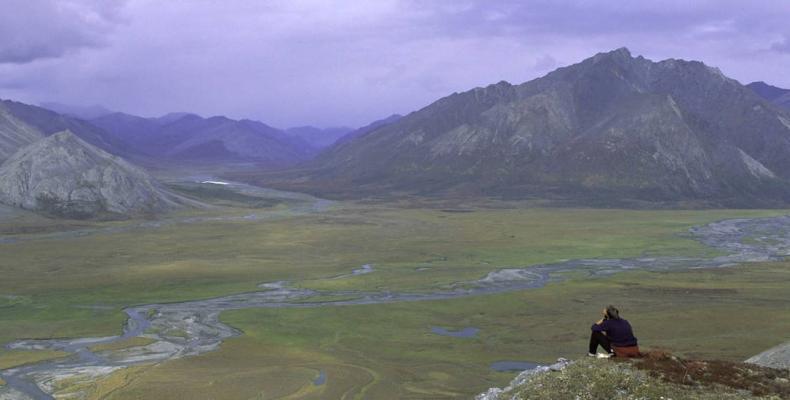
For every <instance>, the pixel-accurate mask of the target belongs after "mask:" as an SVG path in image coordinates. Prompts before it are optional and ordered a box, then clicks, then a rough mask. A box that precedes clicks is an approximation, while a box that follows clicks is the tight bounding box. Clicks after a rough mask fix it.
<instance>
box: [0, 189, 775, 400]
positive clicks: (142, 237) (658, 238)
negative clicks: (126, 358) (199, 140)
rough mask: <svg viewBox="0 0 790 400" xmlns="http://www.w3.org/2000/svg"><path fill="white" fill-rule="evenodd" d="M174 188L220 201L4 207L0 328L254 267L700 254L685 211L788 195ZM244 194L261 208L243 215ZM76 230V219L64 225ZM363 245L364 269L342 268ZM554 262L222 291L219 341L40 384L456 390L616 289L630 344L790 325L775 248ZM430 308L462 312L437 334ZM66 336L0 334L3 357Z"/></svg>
mask: <svg viewBox="0 0 790 400" xmlns="http://www.w3.org/2000/svg"><path fill="white" fill-rule="evenodd" d="M188 189H189V190H190V191H191V193H193V194H194V193H196V192H197V195H203V196H209V195H210V196H211V200H212V201H214V202H215V203H216V204H217V206H218V208H217V209H215V210H210V211H203V212H201V213H199V214H197V213H193V214H189V215H180V216H176V217H169V218H174V219H173V220H172V221H171V222H172V223H165V224H152V223H150V221H149V222H146V221H125V222H71V221H66V222H55V221H52V220H46V219H43V218H40V217H35V216H31V215H27V214H19V215H17V214H13V215H12V216H9V217H4V219H3V220H2V221H0V232H2V234H3V236H2V237H0V239H4V240H5V242H3V240H0V252H2V257H0V276H2V279H0V326H2V329H0V343H11V342H14V341H17V340H19V339H32V338H41V339H46V338H60V337H101V336H110V335H117V334H119V333H120V331H121V329H122V326H123V324H124V320H125V314H124V313H123V312H122V309H123V308H124V307H127V306H130V305H138V304H151V303H165V302H177V301H185V300H194V299H205V298H212V297H217V296H223V295H228V294H233V293H243V292H250V291H255V290H258V285H259V284H261V283H264V282H277V281H290V282H293V284H294V285H296V287H297V288H301V289H310V290H319V291H334V292H337V291H348V292H349V296H352V297H353V296H354V292H357V291H367V292H376V293H382V292H415V293H421V292H422V293H424V292H431V291H435V290H439V289H442V288H447V287H448V285H452V284H454V283H457V282H469V281H474V280H477V279H480V278H481V277H484V276H486V274H488V273H490V272H492V271H497V270H500V269H502V268H507V267H526V266H531V265H536V264H544V263H555V262H559V261H562V260H567V259H579V258H615V257H616V258H630V257H660V256H688V257H710V256H715V255H716V252H715V251H714V250H712V249H711V248H709V247H706V246H704V245H702V244H701V243H699V242H697V241H695V240H693V239H692V238H691V236H690V235H689V233H688V230H689V228H691V227H692V226H698V225H703V224H706V223H710V222H713V221H717V220H722V219H729V218H740V217H763V216H775V215H782V214H784V213H783V212H782V211H776V210H769V211H759V210H751V211H749V210H706V211H635V210H593V209H543V208H518V207H515V208H507V209H493V208H475V209H474V210H472V211H473V212H448V211H450V210H444V211H443V210H437V209H426V208H400V207H391V206H386V205H364V204H353V203H333V204H331V205H327V204H324V205H322V206H321V207H320V208H318V209H315V208H313V207H304V206H303V205H304V203H305V202H306V201H308V200H305V199H304V198H288V199H285V200H283V198H282V197H279V198H278V199H277V201H268V202H260V201H258V200H257V199H253V200H250V199H247V198H245V197H244V196H238V195H233V196H230V195H229V196H222V193H218V192H217V191H216V190H214V188H212V189H211V190H210V191H208V192H206V191H203V190H198V189H199V188H195V187H189V188H188ZM206 193H208V194H206ZM248 195H250V196H253V197H255V196H258V197H260V194H249V193H248ZM294 204H299V205H296V206H295V205H294ZM311 204H312V203H311ZM453 211H454V210H453ZM252 214H255V215H257V216H267V215H270V214H271V215H272V218H267V217H266V218H264V217H261V218H258V217H256V218H245V217H249V216H250V215H252ZM228 215H231V216H233V217H234V218H225V217H226V216H228ZM74 230H79V231H81V232H84V233H83V234H75V235H72V234H65V235H64V234H62V232H64V231H74ZM759 239H760V238H747V239H746V240H747V241H748V240H759ZM366 264H370V265H371V266H372V269H373V272H371V273H364V274H351V273H350V271H352V270H354V269H358V268H361V266H363V265H366ZM563 275H564V277H565V279H563V280H552V281H551V282H549V283H548V285H546V286H545V287H543V288H539V289H528V290H520V291H513V292H507V293H499V294H491V295H480V296H471V297H463V298H452V299H443V300H434V301H421V302H401V303H393V304H368V305H348V306H342V307H313V308H287V309H286V308H266V309H261V308H257V309H256V308H253V309H243V310H233V311H227V312H223V313H222V314H221V315H220V318H221V320H222V321H223V322H224V323H226V324H228V325H230V326H232V327H234V328H236V329H238V330H240V332H241V333H242V334H241V335H240V336H237V337H233V338H230V339H228V340H226V341H225V342H224V343H222V344H221V346H220V347H219V348H218V349H217V350H215V351H209V352H205V353H203V354H200V355H197V356H194V357H185V358H179V359H174V360H171V361H165V362H159V363H152V364H140V365H134V366H131V367H129V368H123V369H119V370H117V371H115V372H113V373H112V374H109V375H105V376H102V377H100V378H97V379H94V380H90V381H88V382H86V381H71V382H69V381H64V382H61V383H60V384H59V385H58V386H57V387H56V390H58V391H60V393H61V394H65V393H75V392H76V393H80V394H81V395H84V396H85V397H87V398H110V399H132V398H174V399H178V398H183V399H249V398H267V399H268V398H377V399H378V398H425V397H430V398H453V397H459V396H460V397H471V396H472V395H474V394H476V393H479V392H481V391H483V390H484V389H486V388H488V387H492V386H502V385H503V384H504V383H506V382H507V381H509V380H510V379H511V378H512V377H513V375H514V372H498V371H495V370H494V369H492V368H491V365H492V363H495V362H498V361H522V362H536V363H546V362H551V361H554V360H555V359H557V358H558V357H562V356H565V357H569V358H576V357H577V356H578V354H583V353H584V352H585V350H586V349H585V347H586V346H585V345H586V340H587V338H588V333H589V325H590V324H591V323H592V321H593V320H594V319H596V318H597V315H598V313H599V310H600V309H601V308H602V306H604V305H606V304H609V303H612V304H617V305H619V306H620V308H621V310H622V311H623V314H624V315H625V316H626V318H628V319H629V320H630V321H631V322H632V324H633V325H634V327H635V330H636V334H637V336H638V337H639V339H640V343H642V345H643V346H646V347H664V348H668V349H671V350H672V351H673V352H674V353H677V354H682V355H686V356H689V357H701V358H717V359H723V360H742V359H745V358H748V357H749V356H752V355H754V354H756V353H759V352H761V351H763V350H765V349H767V348H769V347H772V346H774V345H777V344H779V343H782V342H784V341H786V340H788V339H790V337H788V336H787V332H790V315H788V314H787V312H786V310H787V309H788V307H790V264H788V263H786V262H784V261H775V262H765V263H750V264H745V265H740V266H734V267H728V268H723V269H691V270H671V271H643V270H639V271H630V272H621V273H617V274H612V275H601V276H598V275H596V276H590V275H589V274H588V273H586V272H583V271H579V272H575V273H574V272H570V273H564V274H563ZM327 278H333V279H327ZM326 300H330V299H322V298H321V297H320V296H319V297H315V298H312V299H310V301H311V302H320V301H326ZM333 300H337V298H334V299H333ZM433 328H445V329H447V330H449V331H450V332H455V331H459V330H463V329H465V328H474V329H471V330H470V331H469V332H473V333H470V334H468V335H457V336H452V335H449V336H448V335H440V334H437V333H435V331H434V329H433ZM464 336H466V337H464ZM134 340H145V339H139V338H138V339H134ZM145 344H147V343H142V342H128V343H115V344H113V345H112V346H113V349H120V348H123V347H124V346H126V347H134V346H142V345H145ZM103 350H108V349H107V348H105V349H103ZM97 351H98V350H97ZM63 355H64V354H63V353H59V352H54V351H21V350H9V349H5V350H2V351H0V370H1V369H7V368H11V367H14V366H19V365H24V364H28V363H32V362H36V361H38V360H41V359H46V358H55V359H57V358H58V357H63ZM0 387H2V386H0ZM0 390H2V389H0Z"/></svg>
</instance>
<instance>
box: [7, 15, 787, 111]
mask: <svg viewBox="0 0 790 400" xmlns="http://www.w3.org/2000/svg"><path fill="white" fill-rule="evenodd" d="M12 3H13V4H14V5H15V7H13V10H14V12H11V13H3V15H2V16H0V62H3V61H4V62H5V64H2V63H0V97H15V98H19V99H20V100H25V101H32V102H36V101H58V102H62V103H72V104H81V105H89V104H102V105H105V106H108V107H111V108H115V109H120V110H125V111H130V112H134V113H141V114H148V115H154V114H161V113H165V112H168V111H176V110H187V111H194V112H199V113H202V114H207V115H211V114H226V115H229V116H231V117H250V118H256V119H262V120H264V121H266V122H269V123H273V124H276V125H280V126H287V125H302V124H308V123H310V124H319V125H340V124H352V125H363V124H365V123H367V122H369V121H370V120H373V119H376V118H378V117H382V116H386V115H389V114H391V113H393V112H399V113H407V112H409V111H412V110H415V109H418V108H420V107H422V106H424V105H426V104H428V103H430V102H431V101H433V100H436V99H438V98H439V97H442V96H445V95H447V94H449V93H452V92H453V91H462V90H467V89H469V88H471V87H474V86H480V85H486V84H489V83H493V82H498V81H500V80H508V81H511V82H516V83H518V82H523V81H526V80H529V79H533V78H535V77H538V76H540V75H542V74H545V73H547V72H549V71H550V70H552V69H554V68H556V67H559V66H562V65H567V64H570V63H574V62H578V61H580V60H581V59H583V58H586V57H588V56H590V55H592V54H594V53H596V52H600V51H607V50H611V49H614V48H618V47H622V46H627V47H629V48H630V49H631V51H632V52H633V53H635V54H642V55H644V56H646V57H648V58H652V59H664V58H670V57H674V58H687V59H697V60H702V61H704V62H706V63H707V64H709V65H714V66H718V67H720V68H721V69H722V70H723V71H724V72H725V73H726V74H728V75H730V76H732V77H734V78H736V79H739V80H741V81H743V82H748V81H751V80H758V79H759V80H765V81H767V82H772V83H775V84H779V85H784V86H790V77H788V75H787V74H786V70H787V65H788V62H790V50H789V48H790V42H788V40H787V37H789V35H790V28H788V24H787V21H788V20H790V2H786V1H783V0H775V1H753V2H744V1H733V0H709V1H706V0H699V1H688V0H684V1H675V0H670V1H634V0H629V1H625V0H622V1H618V0H612V1H587V0H579V1H559V0H556V1H548V0H545V1H544V0H532V1H523V0H519V1H516V0H500V1H490V0H489V1H484V0H446V1H418V0H376V1H362V0H360V1H340V0H338V1H328V0H326V1H325V0H266V1H253V0H249V1H240V0H236V1H223V2H217V1H209V0H194V1H186V0H171V1H154V0H131V1H129V2H128V3H126V4H125V5H124V4H122V3H118V2H114V1H98V0H97V1H93V2H89V1H77V0H73V1H66V2H55V1H52V2H44V1H40V2H37V1H34V2H30V1H21V0H12ZM55 4H57V6H55ZM119 4H120V5H119ZM17 6H18V7H17ZM22 21H33V22H22ZM35 26H39V27H43V28H41V29H37V28H36V27H35ZM77 50H81V51H77ZM12 63H17V64H12ZM18 63H25V64H18Z"/></svg>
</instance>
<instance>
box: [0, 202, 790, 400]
mask: <svg viewBox="0 0 790 400" xmlns="http://www.w3.org/2000/svg"><path fill="white" fill-rule="evenodd" d="M689 233H690V234H691V236H692V237H693V238H694V239H696V240H698V241H699V242H701V243H703V244H704V245H706V246H709V247H710V248H712V249H715V250H718V251H720V252H721V253H722V254H723V255H721V256H717V257H712V258H693V257H654V258H631V259H578V260H568V261H563V262H559V263H554V264H542V265H536V266H530V267H528V268H522V267H513V268H502V269H498V270H495V271H492V272H490V273H488V274H487V275H485V276H483V277H481V278H480V279H478V280H475V281H469V282H458V283H455V284H452V285H447V286H445V287H441V288H437V289H436V290H434V291H432V292H425V293H401V292H361V291H314V290H308V289H302V288H297V287H294V286H292V285H291V284H289V283H288V282H272V283H265V284H261V285H260V286H259V289H260V290H259V291H254V292H249V293H240V294H234V295H229V296H222V297H217V298H212V299H205V300H195V301H187V302H181V303H167V304H148V305H141V306H133V307H128V308H126V309H125V310H124V312H125V313H126V314H127V315H128V320H127V322H126V325H125V327H124V330H123V333H122V334H121V335H119V336H112V337H104V338H80V339H55V340H23V341H17V342H13V343H10V344H8V345H6V347H7V348H9V349H27V350H35V349H50V350H60V351H65V352H68V353H71V356H69V357H66V358H63V359H59V360H55V361H44V362H40V363H35V364H30V365H25V366H21V367H17V368H12V369H7V370H2V371H0V377H2V378H3V379H4V380H5V381H6V382H7V384H6V386H5V387H3V388H2V389H0V399H34V400H42V399H53V397H52V395H51V393H53V392H55V391H56V390H57V382H58V381H61V380H64V379H69V381H70V382H72V383H73V382H79V381H85V382H88V381H91V380H94V379H96V378H99V377H102V376H106V375H108V374H110V373H112V372H114V371H116V370H118V369H121V368H125V367H128V366H132V365H139V364H146V363H156V362H162V361H167V360H172V359H176V358H180V357H186V356H193V355H198V354H202V353H206V352H209V351H213V350H215V349H217V348H218V347H219V345H220V344H221V343H222V341H223V340H225V339H227V338H230V337H234V336H238V335H240V334H241V333H240V332H239V331H237V330H236V329H234V328H232V327H230V326H228V325H225V324H223V323H222V322H220V320H219V315H220V313H222V312H223V311H227V310H237V309H244V308H257V307H290V308H298V307H338V306H347V305H360V304H382V303H393V302H411V301H427V300H440V299H452V298H459V297H467V296H476V295H484V294H492V293H502V292H508V291H516V290H525V289H535V288H540V287H543V286H544V285H546V283H547V282H550V281H555V280H559V279H561V275H560V274H561V273H563V272H569V271H585V272H587V273H589V274H590V275H594V276H600V275H610V274H614V273H617V272H621V271H627V270H634V269H640V270H673V269H687V268H715V267H726V266H731V265H735V264H739V263H747V262H764V261H772V260H781V259H783V258H784V257H785V256H787V255H790V216H781V217H773V218H755V219H731V220H724V221H720V222H714V223H711V224H708V225H704V226H699V227H694V228H692V229H690V232H689ZM367 273H375V270H374V268H373V267H371V266H370V265H366V266H362V267H361V268H359V269H357V270H354V271H351V272H350V273H349V274H348V275H341V276H334V277H328V278H326V279H338V278H346V277H350V276H354V275H360V274H367ZM415 273H418V272H415ZM312 296H321V297H322V298H323V299H326V298H329V299H331V298H332V297H337V299H338V300H337V301H328V302H327V301H322V302H310V301H309V298H310V297H312ZM132 337H145V338H149V339H151V340H153V343H151V344H148V345H144V346H136V347H130V348H126V349H121V350H113V351H99V352H93V351H91V350H90V349H89V348H90V347H92V346H95V345H97V344H107V343H115V342H119V341H122V340H125V339H128V338H132Z"/></svg>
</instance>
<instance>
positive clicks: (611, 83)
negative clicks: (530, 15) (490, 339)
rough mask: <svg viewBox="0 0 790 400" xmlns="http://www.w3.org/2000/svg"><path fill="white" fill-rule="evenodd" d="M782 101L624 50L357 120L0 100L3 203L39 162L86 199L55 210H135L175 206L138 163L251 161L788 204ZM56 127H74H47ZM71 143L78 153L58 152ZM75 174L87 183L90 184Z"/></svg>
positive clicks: (321, 184) (561, 200)
mask: <svg viewBox="0 0 790 400" xmlns="http://www.w3.org/2000/svg"><path fill="white" fill-rule="evenodd" d="M789 97H790V90H786V89H781V88H778V87H774V86H771V85H768V84H765V83H763V82H755V83H751V84H749V85H746V86H744V85H741V84H740V83H739V82H738V81H736V80H733V79H730V78H728V77H727V76H725V75H724V74H722V72H721V71H719V70H718V69H716V68H713V67H710V66H707V65H705V64H703V63H701V62H697V61H685V60H677V59H668V60H663V61H659V62H654V61H651V60H648V59H646V58H644V57H641V56H638V57H634V56H633V55H632V54H631V53H630V52H629V51H628V50H627V49H625V48H621V49H617V50H614V51H611V52H606V53H599V54H597V55H595V56H593V57H590V58H588V59H586V60H583V61H582V62H580V63H578V64H574V65H570V66H567V67H563V68H559V69H557V70H555V71H553V72H551V73H549V74H547V75H545V76H543V77H541V78H537V79H534V80H531V81H529V82H525V83H522V84H517V85H514V84H510V83H508V82H504V81H503V82H499V83H497V84H493V85H489V86H486V87H482V88H475V89H472V90H469V91H466V92H461V93H453V94H451V95H449V96H447V97H444V98H442V99H439V100H437V101H436V102H434V103H432V104H430V105H428V106H426V107H424V108H422V109H420V110H418V111H415V112H412V113H410V114H408V115H406V116H400V115H392V116H390V117H388V118H386V119H383V120H379V121H375V122H373V123H371V124H369V125H368V126H365V127H362V128H359V129H356V130H350V129H349V128H329V129H319V128H314V127H309V126H305V127H297V128H290V129H287V130H281V129H277V128H274V127H271V126H269V125H266V124H264V123H262V122H258V121H252V120H233V119H230V118H226V117H222V116H216V117H210V118H204V117H201V116H198V115H195V114H191V113H171V114H167V115H164V116H161V117H156V118H145V117H139V116H134V115H129V114H124V113H117V112H109V113H104V112H103V111H102V112H100V113H99V114H101V115H100V116H98V117H96V118H92V119H89V120H85V119H81V118H78V117H75V116H73V115H66V114H60V113H57V112H54V111H51V110H47V109H44V108H41V107H36V106H31V105H27V104H23V103H19V102H14V101H9V100H4V101H1V102H0V163H3V162H4V161H5V162H4V163H3V164H2V167H0V168H2V171H3V181H2V182H0V201H3V202H6V203H11V204H15V205H20V206H24V207H27V208H34V209H35V208H37V207H39V206H38V204H39V202H38V199H39V198H41V193H43V192H41V193H40V192H35V191H32V190H29V188H25V187H23V186H24V185H28V186H30V185H31V183H30V182H32V181H29V180H28V181H25V180H24V179H22V178H21V177H25V176H28V177H29V174H31V173H32V172H31V171H33V170H36V171H47V172H46V173H39V175H37V176H38V179H39V180H42V182H43V181H46V183H45V184H43V187H54V186H53V185H55V184H54V181H53V179H54V178H53V179H50V178H46V179H45V178H44V177H45V175H46V174H49V173H52V174H53V175H52V176H53V177H58V178H57V179H63V180H64V183H63V184H62V186H63V188H58V189H57V190H54V189H53V190H52V191H50V192H47V193H56V192H57V193H59V194H58V195H57V196H55V198H56V199H59V200H58V201H65V202H66V203H68V202H70V201H71V200H70V197H69V196H70V195H68V196H67V195H66V194H65V193H67V192H69V193H71V192H70V191H71V190H72V189H73V190H77V192H79V193H81V194H80V196H87V197H85V199H89V200H85V201H83V200H82V199H83V197H79V199H80V200H79V201H78V202H76V203H68V204H67V205H66V206H63V205H55V206H52V207H49V206H47V207H49V208H51V209H54V210H55V211H52V210H49V211H47V212H49V213H50V214H57V213H58V211H57V210H66V209H68V210H67V211H63V212H60V213H61V214H68V215H78V214H79V215H82V214H85V215H93V214H97V213H99V214H100V213H117V214H124V213H127V214H134V213H140V212H147V211H145V210H149V211H152V212H153V211H156V210H165V209H169V208H171V207H172V206H173V205H177V204H183V203H184V202H183V201H176V200H174V197H173V196H174V195H172V194H170V193H167V192H166V191H163V190H164V189H161V186H160V185H158V184H157V183H156V181H155V180H154V179H153V178H151V177H150V176H148V175H147V174H146V173H145V172H144V171H143V170H142V169H139V168H137V167H134V166H132V164H137V165H143V166H146V167H156V168H157V169H161V168H164V169H169V168H182V167H207V168H209V169H213V168H216V167H219V166H222V167H225V166H228V165H244V166H245V167H244V168H245V171H246V172H245V173H244V174H242V175H236V176H237V177H239V178H243V179H247V180H252V181H256V182H258V183H262V184H265V185H271V186H275V187H278V188H284V189H292V190H296V191H306V192H311V193H317V194H320V195H323V196H327V197H334V198H364V197H387V198H391V197H393V196H402V195H406V196H411V195H418V196H428V197H440V198H453V199H457V198H467V197H475V198H476V197H485V198H491V197H494V198H501V199H519V200H539V201H541V202H549V203H550V204H557V205H585V206H646V207H651V206H665V205H668V206H684V207H685V206H709V207H784V206H786V205H787V204H788V203H790V109H788V108H786V107H787V105H788V102H787V100H788V98H789ZM61 108H62V109H67V108H68V107H66V106H63V107H61ZM98 110H99V109H98V108H96V109H94V110H93V111H98ZM102 110H103V109H102ZM88 111H91V110H88ZM86 115H87V114H86ZM63 131H68V132H69V133H68V134H66V133H63V134H61V133H58V134H57V135H55V134H56V133H57V132H63ZM53 137H55V138H54V139H53ZM72 152H74V153H75V154H77V156H75V157H77V158H76V159H72V158H69V157H66V156H65V155H64V154H70V153H72ZM50 153H51V154H50ZM31 160H42V161H41V163H39V162H33V161H31ZM98 166H101V167H98ZM31 168H32V169H31ZM99 170H103V171H113V172H111V173H110V175H111V177H112V179H110V181H103V180H100V179H99V180H97V178H96V177H97V176H98V175H96V174H97V172H95V171H99ZM272 170H274V171H275V172H266V171H272ZM55 172H58V173H57V174H55ZM108 173H109V172H108ZM86 174H87V175H86ZM121 176H124V177H126V178H118V177H121ZM87 177H90V179H88V178H87ZM23 182H26V183H23ZM80 182H83V183H85V182H87V185H88V186H90V187H94V188H95V189H96V191H93V192H91V191H88V192H85V191H84V190H83V189H84V188H83V186H80V185H82V183H80ZM117 182H127V183H124V184H117ZM128 182H133V183H128ZM33 184H34V186H35V185H38V183H36V182H33ZM78 187H79V188H81V189H75V188H78ZM64 188H66V189H68V190H66V189H64ZM124 188H125V189H124ZM115 190H118V191H120V193H121V194H120V196H122V197H123V196H127V197H129V198H134V196H136V195H135V194H134V193H138V194H139V193H145V195H140V197H138V199H141V198H148V199H152V200H150V201H141V204H143V205H142V206H140V207H137V206H135V207H131V206H128V205H127V206H124V205H123V204H121V203H117V202H116V201H115V200H113V199H114V197H113V196H112V195H111V193H110V192H112V191H115ZM123 190H131V192H132V193H131V194H130V193H129V192H125V191H123ZM85 193H90V194H85ZM47 196H49V195H46V196H44V197H47ZM50 200H51V199H50ZM45 203H46V202H45ZM42 204H43V203H42ZM46 204H50V205H52V204H59V203H57V202H55V203H53V202H52V201H50V202H49V203H46ZM64 204H65V203H64ZM72 206H73V207H72ZM64 207H65V208H64ZM69 207H72V208H71V209H70V208H69ZM80 210H82V211H80ZM85 210H87V211H85Z"/></svg>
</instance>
